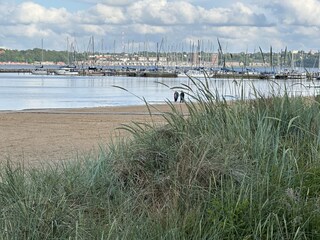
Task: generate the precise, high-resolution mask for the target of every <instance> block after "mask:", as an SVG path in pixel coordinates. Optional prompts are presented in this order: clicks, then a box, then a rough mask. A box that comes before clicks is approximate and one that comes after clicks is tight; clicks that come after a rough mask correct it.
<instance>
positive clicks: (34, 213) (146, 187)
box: [0, 80, 320, 239]
mask: <svg viewBox="0 0 320 240" xmlns="http://www.w3.org/2000/svg"><path fill="white" fill-rule="evenodd" d="M192 81H193V84H194V85H195V86H196V90H192V89H188V86H184V87H185V88H186V89H187V90H188V92H189V97H190V98H191V99H192V101H188V102H186V103H184V104H186V106H187V109H188V113H189V114H188V117H186V116H184V115H183V114H182V113H181V112H180V111H179V110H178V108H177V107H176V105H174V104H172V103H170V102H168V105H169V106H170V107H171V110H172V111H170V112H168V113H166V114H165V115H164V118H165V124H164V125H161V126H157V125H154V124H153V123H150V124H146V123H141V124H139V123H135V124H132V125H130V126H123V128H125V129H127V130H129V131H130V132H131V133H132V137H131V138H130V140H127V141H124V140H123V141H119V142H117V143H113V144H111V145H110V146H109V147H108V149H106V150H103V149H102V150H101V152H100V156H99V157H98V158H97V159H84V160H83V161H81V162H80V161H75V162H73V163H70V164H68V165H63V166H46V167H43V168H37V169H24V168H23V166H20V167H19V166H18V167H15V168H13V167H11V164H10V163H8V164H7V165H5V166H3V168H2V171H1V183H0V206H1V207H0V208H1V215H0V229H1V231H0V238H1V239H320V213H319V211H320V208H319V204H320V202H319V200H320V199H319V196H320V161H319V160H320V151H319V141H320V116H319V109H320V105H319V103H318V102H317V101H314V100H309V101H306V100H305V99H303V98H289V97H288V95H285V96H282V97H280V96H277V95H274V96H272V97H269V98H265V97H263V96H259V94H258V93H257V99H256V100H250V101H244V100H240V101H237V102H233V103H231V104H230V103H227V102H226V101H225V100H224V99H223V98H222V97H220V96H218V94H217V93H216V92H215V91H214V90H213V91H212V90H211V89H210V87H209V83H208V81H205V82H200V81H197V80H192Z"/></svg>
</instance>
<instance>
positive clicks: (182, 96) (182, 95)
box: [180, 91, 184, 103]
mask: <svg viewBox="0 0 320 240" xmlns="http://www.w3.org/2000/svg"><path fill="white" fill-rule="evenodd" d="M180 102H181V103H182V102H184V92H183V91H181V93H180Z"/></svg>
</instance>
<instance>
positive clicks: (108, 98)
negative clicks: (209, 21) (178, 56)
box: [0, 74, 320, 110]
mask: <svg viewBox="0 0 320 240" xmlns="http://www.w3.org/2000/svg"><path fill="white" fill-rule="evenodd" d="M161 83H163V84H161ZM164 84H165V85H168V86H169V87H179V86H182V84H186V85H189V86H191V87H192V84H191V81H190V80H188V79H187V78H135V77H113V76H104V77H100V76H99V77H79V76H77V77H68V76H54V75H52V76H35V75H31V74H20V75H19V74H0V110H21V109H41V108H81V107H98V106H128V105H143V104H144V102H143V101H142V100H141V99H140V98H145V99H146V100H147V101H148V102H149V103H163V102H164V101H165V100H167V99H169V100H172V99H173V90H172V89H170V88H168V87H166V86H165V85H164ZM114 86H119V87H122V88H125V89H127V90H128V91H129V92H128V91H125V90H122V89H119V88H117V87H114ZM253 86H254V88H255V90H257V91H259V92H260V94H263V95H265V96H267V95H269V94H270V92H273V93H276V94H277V93H279V94H282V93H283V91H284V89H287V91H288V92H289V94H291V95H295V96H296V95H313V94H318V92H319V91H320V82H319V84H317V82H311V81H306V80H294V81H293V80H286V81H279V80H277V82H274V81H266V80H253V81H249V80H243V81H240V80H236V81H235V80H225V79H212V80H210V87H211V89H213V90H217V92H218V93H219V95H220V96H224V97H226V98H227V99H238V98H240V97H241V96H244V97H246V98H253V96H254V95H255V93H254V90H253V89H254V88H253Z"/></svg>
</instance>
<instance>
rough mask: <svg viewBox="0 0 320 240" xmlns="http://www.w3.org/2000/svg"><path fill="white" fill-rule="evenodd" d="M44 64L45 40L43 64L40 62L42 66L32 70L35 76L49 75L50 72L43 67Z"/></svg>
mask: <svg viewBox="0 0 320 240" xmlns="http://www.w3.org/2000/svg"><path fill="white" fill-rule="evenodd" d="M42 63H43V39H42V40H41V62H40V66H38V67H36V68H35V69H34V70H32V71H31V74H33V75H48V70H47V69H45V68H44V67H43V65H42Z"/></svg>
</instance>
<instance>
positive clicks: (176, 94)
mask: <svg viewBox="0 0 320 240" xmlns="http://www.w3.org/2000/svg"><path fill="white" fill-rule="evenodd" d="M178 98H179V93H178V92H177V91H175V92H174V94H173V99H174V101H175V102H177V101H178Z"/></svg>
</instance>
